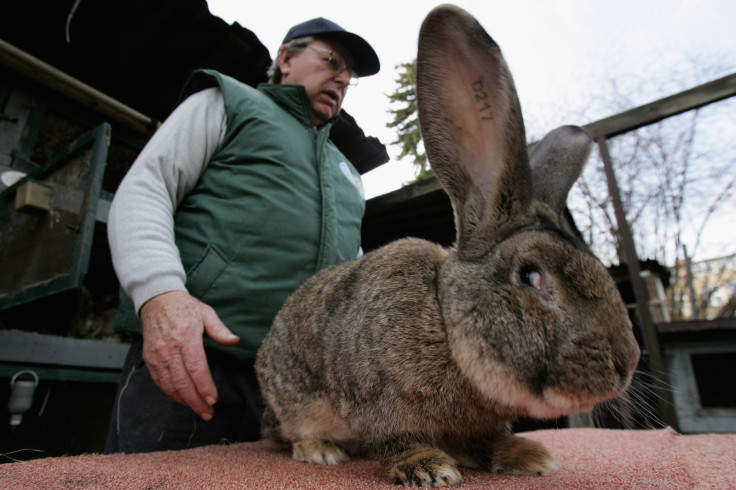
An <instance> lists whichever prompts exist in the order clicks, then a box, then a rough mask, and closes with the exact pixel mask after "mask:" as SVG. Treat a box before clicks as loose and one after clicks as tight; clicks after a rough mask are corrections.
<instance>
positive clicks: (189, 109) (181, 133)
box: [107, 88, 226, 312]
mask: <svg viewBox="0 0 736 490" xmlns="http://www.w3.org/2000/svg"><path fill="white" fill-rule="evenodd" d="M225 128H226V120H225V108H224V104H223V99H222V93H221V92H220V90H219V89H218V88H208V89H205V90H203V91H201V92H197V93H195V94H193V95H191V96H189V97H188V98H187V99H186V100H184V101H183V102H182V103H181V104H180V105H179V106H178V107H177V108H176V109H175V110H174V112H172V113H171V115H170V116H169V117H168V118H167V119H166V121H164V123H163V124H162V125H161V127H160V128H159V129H158V130H157V131H156V133H155V134H154V135H153V136H152V137H151V139H150V140H149V141H148V143H147V144H146V146H145V147H144V148H143V150H142V151H141V153H140V154H139V155H138V158H136V160H135V162H133V165H132V166H131V168H130V170H129V171H128V173H127V174H126V176H125V177H124V178H123V180H122V181H121V183H120V186H119V187H118V189H117V191H116V193H115V196H114V198H113V201H112V204H111V207H110V214H109V216H108V222H107V233H108V241H109V244H110V252H111V254H112V261H113V266H114V267H115V272H116V274H117V276H118V279H119V281H120V285H121V287H122V288H123V290H124V291H125V292H126V293H127V294H128V296H129V297H130V298H131V299H132V300H133V304H134V306H135V311H136V312H138V311H139V310H140V308H141V306H142V305H143V304H144V303H145V302H146V301H148V300H149V299H151V298H152V297H154V296H156V295H159V294H161V293H165V292H168V291H186V287H185V282H186V275H185V272H184V267H183V266H182V263H181V258H180V256H179V251H178V249H177V247H176V244H175V242H174V213H175V211H176V208H177V207H178V205H179V204H180V203H181V202H182V201H183V199H184V198H185V197H186V196H187V194H189V192H191V190H192V189H193V188H194V186H195V185H196V184H197V182H198V181H199V178H200V177H201V175H202V173H203V172H204V170H205V169H206V167H207V164H208V162H209V161H210V158H211V157H212V155H214V153H215V151H216V150H217V148H218V146H219V145H220V143H221V142H222V139H223V135H224V134H225Z"/></svg>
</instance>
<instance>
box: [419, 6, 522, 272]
mask: <svg viewBox="0 0 736 490" xmlns="http://www.w3.org/2000/svg"><path fill="white" fill-rule="evenodd" d="M417 100H418V109H419V121H420V124H421V128H422V137H423V139H424V146H425V148H426V151H427V156H428V158H429V161H430V164H431V165H432V169H433V170H434V172H435V174H436V175H437V178H438V179H439V181H440V183H441V184H442V186H443V188H444V189H445V191H446V192H447V193H448V194H449V196H450V199H451V201H452V205H453V208H454V211H455V226H456V230H457V234H458V235H457V243H456V247H457V250H458V253H459V254H460V256H461V257H463V258H476V257H480V256H482V255H483V254H484V253H486V252H487V251H488V250H489V249H490V247H492V246H493V244H494V243H495V242H496V241H498V240H500V239H502V238H503V237H505V236H507V235H508V234H509V233H511V232H512V231H513V230H515V229H518V228H519V226H523V225H524V223H523V221H524V216H526V215H527V213H526V211H527V209H528V205H529V201H530V196H531V177H530V171H529V163H528V156H527V150H526V137H525V133H524V122H523V120H522V116H521V108H520V106H519V100H518V97H517V95H516V89H515V87H514V82H513V80H512V77H511V73H510V72H509V69H508V67H507V66H506V62H505V61H504V59H503V56H502V55H501V50H500V48H499V47H498V45H497V44H496V43H495V42H494V41H493V39H491V37H490V36H489V35H488V34H487V33H486V32H485V30H484V29H483V28H482V27H481V26H480V24H478V22H477V21H476V20H475V19H474V18H473V17H472V16H471V15H470V14H468V13H467V12H465V11H464V10H462V9H459V8H457V7H454V6H451V5H442V6H440V7H437V8H435V9H434V10H432V11H431V12H430V13H429V14H428V15H427V17H426V19H425V20H424V23H423V24H422V28H421V31H420V34H419V51H418V54H417Z"/></svg>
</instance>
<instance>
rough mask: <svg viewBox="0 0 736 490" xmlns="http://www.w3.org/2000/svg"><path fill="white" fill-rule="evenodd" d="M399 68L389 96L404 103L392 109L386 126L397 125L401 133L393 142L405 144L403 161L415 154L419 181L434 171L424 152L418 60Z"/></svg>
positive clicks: (400, 156) (393, 102)
mask: <svg viewBox="0 0 736 490" xmlns="http://www.w3.org/2000/svg"><path fill="white" fill-rule="evenodd" d="M396 70H397V71H398V74H399V77H398V79H397V80H396V83H397V85H398V88H397V89H396V91H395V92H394V93H393V94H391V95H388V98H389V103H390V104H401V105H400V106H399V107H398V108H397V109H394V108H391V109H389V112H390V113H391V114H393V115H394V119H393V121H391V122H390V123H387V124H386V126H387V127H389V128H394V129H395V130H396V133H397V135H398V137H397V140H396V141H392V142H391V144H392V145H396V144H398V145H401V154H399V156H398V158H399V160H401V159H403V158H404V157H406V156H411V157H413V158H414V165H415V166H416V180H421V179H424V178H427V177H430V176H432V175H433V174H432V169H431V168H430V166H429V163H428V162H427V155H426V154H425V153H424V145H422V144H421V142H422V135H421V132H420V129H419V117H418V114H417V95H416V60H414V61H411V62H409V63H402V64H401V65H399V66H397V67H396Z"/></svg>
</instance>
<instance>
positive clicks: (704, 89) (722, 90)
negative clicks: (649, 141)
mask: <svg viewBox="0 0 736 490" xmlns="http://www.w3.org/2000/svg"><path fill="white" fill-rule="evenodd" d="M734 95H736V73H734V74H732V75H727V76H725V77H723V78H719V79H718V80H713V81H711V82H708V83H704V84H703V85H698V86H697V87H693V88H691V89H689V90H686V91H684V92H680V93H678V94H675V95H671V96H669V97H665V98H663V99H659V100H655V101H654V102H650V103H649V104H645V105H643V106H639V107H635V108H634V109H631V110H628V111H625V112H622V113H620V114H616V115H613V116H610V117H607V118H604V119H600V120H598V121H595V122H592V123H590V124H587V125H585V126H583V127H584V128H585V129H587V130H588V131H589V132H590V134H592V135H593V137H594V138H599V137H601V136H605V137H607V138H610V137H613V136H617V135H619V134H623V133H627V132H629V131H633V130H635V129H638V128H641V127H643V126H647V125H649V124H654V123H656V122H659V121H661V120H663V119H667V118H668V117H672V116H676V115H678V114H682V113H683V112H687V111H691V110H694V109H698V108H700V107H704V106H706V105H708V104H712V103H714V102H718V101H721V100H724V99H727V98H729V97H733V96H734Z"/></svg>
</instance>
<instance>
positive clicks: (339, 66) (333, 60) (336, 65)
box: [307, 44, 358, 87]
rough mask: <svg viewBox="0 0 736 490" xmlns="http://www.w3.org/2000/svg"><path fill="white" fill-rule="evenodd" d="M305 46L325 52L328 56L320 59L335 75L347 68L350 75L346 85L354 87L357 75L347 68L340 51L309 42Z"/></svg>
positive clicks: (356, 83)
mask: <svg viewBox="0 0 736 490" xmlns="http://www.w3.org/2000/svg"><path fill="white" fill-rule="evenodd" d="M307 47H308V48H312V49H313V50H315V51H317V52H318V53H325V54H327V56H328V57H327V58H322V60H323V61H324V62H325V63H327V67H328V68H329V69H330V71H332V73H334V74H335V75H339V74H340V73H342V72H343V71H345V70H347V71H348V74H349V75H350V81H349V82H348V85H349V86H350V87H355V86H356V85H358V75H357V74H356V73H355V72H354V71H353V70H351V69H350V68H348V65H347V63H345V60H344V59H343V57H342V56H340V53H338V52H337V51H334V50H332V49H326V48H320V47H319V46H312V45H311V44H309V45H307Z"/></svg>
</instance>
